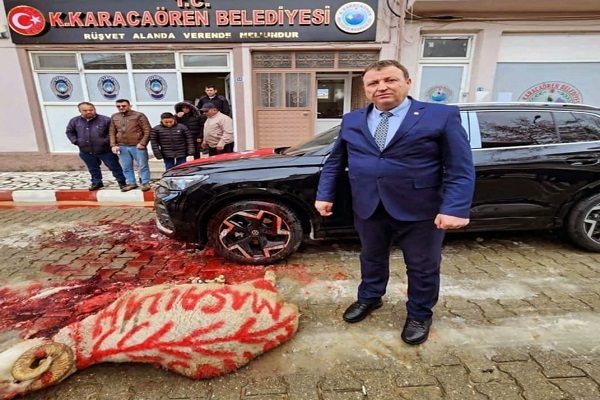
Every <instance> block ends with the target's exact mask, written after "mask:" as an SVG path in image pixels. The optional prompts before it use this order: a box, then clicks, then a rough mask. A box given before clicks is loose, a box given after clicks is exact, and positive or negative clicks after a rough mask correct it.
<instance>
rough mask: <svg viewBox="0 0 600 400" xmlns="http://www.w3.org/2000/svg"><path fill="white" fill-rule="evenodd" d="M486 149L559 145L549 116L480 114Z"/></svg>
mask: <svg viewBox="0 0 600 400" xmlns="http://www.w3.org/2000/svg"><path fill="white" fill-rule="evenodd" d="M477 117H478V120H479V129H480V131H481V145H482V147H483V148H491V147H509V146H526V145H536V144H552V143H558V142H559V141H558V135H557V132H556V127H555V125H554V122H553V121H552V115H551V114H550V113H549V112H540V111H498V112H490V111H488V112H478V113H477Z"/></svg>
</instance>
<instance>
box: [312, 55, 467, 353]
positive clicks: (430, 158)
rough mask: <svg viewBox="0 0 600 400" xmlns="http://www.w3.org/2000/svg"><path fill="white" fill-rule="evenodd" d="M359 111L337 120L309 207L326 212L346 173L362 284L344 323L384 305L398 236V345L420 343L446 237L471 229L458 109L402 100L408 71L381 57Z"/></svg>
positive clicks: (368, 72) (366, 78)
mask: <svg viewBox="0 0 600 400" xmlns="http://www.w3.org/2000/svg"><path fill="white" fill-rule="evenodd" d="M362 78H363V84H364V90H365V94H366V96H367V98H368V99H369V100H370V101H371V102H372V103H373V104H372V105H369V106H368V107H367V108H363V109H359V110H356V111H353V112H351V113H349V114H346V115H344V117H343V118H342V126H341V130H340V134H339V136H338V138H337V140H336V142H335V144H334V146H333V148H332V151H331V154H330V156H329V158H328V159H327V161H326V162H325V165H324V166H323V171H322V173H321V179H320V182H319V188H318V191H317V199H316V202H315V207H316V209H317V210H318V211H319V213H320V214H321V215H323V216H329V215H331V214H332V213H333V212H334V208H333V204H334V199H335V189H336V184H337V182H338V180H339V179H338V178H339V177H340V176H342V174H344V171H345V168H348V176H349V178H350V186H351V191H352V203H353V210H354V224H355V227H356V230H357V231H358V235H359V238H360V241H361V252H360V264H361V283H360V285H359V286H358V296H357V301H356V302H354V303H352V304H351V305H350V306H349V307H348V308H347V309H346V311H345V312H344V315H343V318H344V320H345V321H346V322H351V323H352V322H358V321H361V320H363V319H364V318H365V317H366V316H367V315H369V314H370V313H371V312H372V311H373V310H376V309H378V308H380V307H381V306H382V305H383V302H382V297H383V296H384V295H385V292H386V287H387V283H388V280H389V276H390V271H389V262H390V260H389V258H390V247H391V245H392V239H393V238H394V237H396V238H397V239H398V243H399V245H400V248H401V249H402V253H403V256H404V261H405V263H406V271H407V278H408V279H407V280H408V301H407V303H406V310H407V317H406V322H405V324H404V328H403V329H402V334H401V337H402V340H404V341H405V342H406V343H408V344H413V345H414V344H420V343H423V342H424V341H426V340H427V337H428V335H429V328H430V327H431V322H432V315H433V311H432V309H433V307H434V306H435V304H436V303H437V300H438V296H439V287H440V261H441V252H442V242H443V239H444V232H445V231H446V230H447V229H459V228H462V227H464V226H466V225H467V224H468V223H469V209H470V206H471V200H472V196H473V190H474V180H475V173H474V168H473V159H472V155H471V149H470V146H469V142H468V140H467V135H466V132H465V131H464V129H463V127H462V125H461V121H460V113H459V111H458V108H457V107H454V106H447V105H442V104H433V103H423V102H420V101H417V100H414V99H412V98H411V97H410V96H408V91H409V89H410V85H411V79H410V78H409V75H408V71H407V69H406V67H404V66H403V65H402V64H400V63H398V62H397V61H395V60H381V61H378V62H376V63H374V64H372V65H370V66H369V67H367V68H366V69H365V71H364V72H363V75H362Z"/></svg>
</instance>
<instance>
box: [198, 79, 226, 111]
mask: <svg viewBox="0 0 600 400" xmlns="http://www.w3.org/2000/svg"><path fill="white" fill-rule="evenodd" d="M204 93H206V94H205V95H203V96H201V97H200V99H199V100H198V104H197V106H198V108H200V109H202V107H204V105H205V104H206V103H211V104H214V105H215V107H217V109H218V110H219V111H220V112H222V113H223V114H225V115H227V116H228V117H231V107H230V106H229V102H228V101H227V99H226V98H225V97H224V96H221V95H220V94H217V89H216V88H215V85H206V86H205V87H204Z"/></svg>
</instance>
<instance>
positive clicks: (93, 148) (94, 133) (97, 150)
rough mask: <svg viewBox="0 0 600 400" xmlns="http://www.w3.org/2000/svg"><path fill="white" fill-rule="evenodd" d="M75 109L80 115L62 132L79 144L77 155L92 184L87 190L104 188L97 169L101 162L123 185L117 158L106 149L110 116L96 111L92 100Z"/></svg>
mask: <svg viewBox="0 0 600 400" xmlns="http://www.w3.org/2000/svg"><path fill="white" fill-rule="evenodd" d="M77 108H78V109H79V113H80V114H81V115H79V116H77V117H74V118H72V119H71V120H70V121H69V123H68V124H67V129H66V134H67V137H68V138H69V140H70V141H71V143H73V144H74V145H75V146H77V147H79V157H81V159H82V160H83V162H84V163H85V165H86V166H87V169H88V171H90V175H91V177H92V184H91V186H90V187H89V190H91V191H94V190H98V189H101V188H103V187H104V183H103V182H102V170H101V169H100V166H101V165H102V163H104V165H106V166H107V167H108V169H110V171H111V172H112V174H113V176H114V177H115V179H116V180H117V183H118V184H119V187H121V188H122V187H124V186H125V175H123V169H122V168H121V165H120V164H119V157H117V155H115V154H114V153H113V152H112V151H111V150H110V139H109V135H108V130H109V127H110V117H107V116H105V115H99V114H96V107H94V105H93V104H92V103H88V102H82V103H79V104H78V105H77Z"/></svg>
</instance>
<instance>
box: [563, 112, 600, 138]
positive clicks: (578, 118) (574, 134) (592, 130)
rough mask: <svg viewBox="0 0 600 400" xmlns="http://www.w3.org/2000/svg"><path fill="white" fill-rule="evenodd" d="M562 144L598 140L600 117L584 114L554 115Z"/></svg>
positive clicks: (565, 113)
mask: <svg viewBox="0 0 600 400" xmlns="http://www.w3.org/2000/svg"><path fill="white" fill-rule="evenodd" d="M554 118H555V121H556V126H557V127H558V134H559V136H560V141H561V142H562V143H574V142H591V141H595V140H600V117H598V116H596V115H592V114H585V113H571V112H556V113H554Z"/></svg>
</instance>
